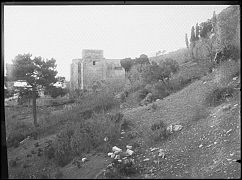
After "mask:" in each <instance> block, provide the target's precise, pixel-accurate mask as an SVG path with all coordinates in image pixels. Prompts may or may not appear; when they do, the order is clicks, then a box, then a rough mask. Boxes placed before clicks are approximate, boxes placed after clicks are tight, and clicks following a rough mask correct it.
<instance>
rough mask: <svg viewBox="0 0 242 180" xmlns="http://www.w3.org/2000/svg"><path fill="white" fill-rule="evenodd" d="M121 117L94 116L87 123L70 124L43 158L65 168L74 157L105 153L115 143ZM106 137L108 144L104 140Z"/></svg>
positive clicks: (113, 115) (116, 115)
mask: <svg viewBox="0 0 242 180" xmlns="http://www.w3.org/2000/svg"><path fill="white" fill-rule="evenodd" d="M122 118H123V115H122V114H121V113H114V114H112V115H111V116H110V115H109V116H107V115H104V114H100V113H99V114H94V115H93V116H92V118H91V119H89V120H88V121H81V122H78V123H75V124H71V125H69V126H67V127H65V128H64V130H62V132H61V133H60V134H58V136H57V139H56V140H55V142H54V143H53V144H51V145H50V146H49V147H48V148H46V149H45V156H46V157H48V158H49V159H51V158H52V157H53V158H54V161H55V162H56V163H57V164H58V165H60V166H65V165H66V164H68V163H69V162H70V161H71V160H72V159H73V157H74V156H80V155H81V154H82V153H88V152H89V151H90V150H97V151H99V152H100V151H101V152H105V153H106V152H107V151H108V150H109V149H110V148H111V145H112V144H114V143H115V142H117V139H118V138H119V136H120V129H121V124H122V122H121V121H122ZM105 137H108V142H105V141H104V138H105Z"/></svg>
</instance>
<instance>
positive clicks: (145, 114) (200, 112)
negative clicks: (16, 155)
mask: <svg viewBox="0 0 242 180" xmlns="http://www.w3.org/2000/svg"><path fill="white" fill-rule="evenodd" d="M221 73H222V74H221ZM233 77H234V73H232V72H230V73H228V72H227V74H226V72H224V69H223V68H220V69H218V70H217V71H215V72H213V73H212V74H210V75H209V76H207V77H204V78H203V79H202V80H198V81H196V82H194V83H192V84H191V85H189V86H188V87H186V88H184V89H183V90H181V91H179V92H177V93H175V94H172V95H170V96H168V97H167V98H165V99H164V100H160V101H158V102H155V103H156V104H157V109H156V110H152V108H151V105H149V106H146V107H139V108H135V109H132V110H128V111H126V112H125V116H124V117H125V119H126V120H127V121H130V122H132V124H133V125H134V126H133V129H135V130H137V131H138V134H139V135H140V138H141V139H143V140H144V141H145V143H144V144H147V142H149V140H150V139H149V138H148V137H149V134H150V133H152V130H151V126H152V124H154V123H157V122H160V121H163V122H165V123H166V124H168V125H169V124H181V125H183V129H182V130H181V131H180V132H177V134H174V136H173V137H171V138H170V139H168V141H165V142H160V143H158V144H152V145H153V146H156V147H158V148H162V149H164V150H165V152H166V158H165V159H160V163H159V164H156V163H154V162H155V161H157V159H159V157H157V156H156V157H155V156H154V153H153V152H150V150H149V149H148V148H146V150H144V151H143V153H142V154H141V155H140V156H139V155H138V158H137V159H139V160H140V162H139V163H141V164H142V163H143V164H144V162H143V159H144V157H143V156H144V155H145V158H147V157H148V158H149V159H150V163H149V165H144V166H146V170H145V171H144V173H147V174H148V175H149V176H147V177H152V178H154V177H156V178H179V177H180V178H240V173H241V166H240V164H239V163H237V162H235V160H237V159H241V155H240V152H241V148H240V140H241V138H240V131H241V130H240V127H241V122H240V121H241V119H240V101H239V99H240V92H239V90H237V92H236V93H235V96H234V97H233V98H231V99H229V100H228V101H226V102H224V103H222V104H220V105H219V106H217V107H208V105H207V103H206V97H207V96H208V95H209V94H210V93H211V92H213V91H214V90H215V89H217V88H218V87H222V86H223V87H224V86H225V80H226V85H228V83H230V84H235V85H236V84H237V85H238V84H240V77H239V78H237V79H236V80H232V78H233ZM228 79H229V80H228ZM227 107H229V108H227ZM147 174H146V175H147Z"/></svg>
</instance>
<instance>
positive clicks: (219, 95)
mask: <svg viewBox="0 0 242 180" xmlns="http://www.w3.org/2000/svg"><path fill="white" fill-rule="evenodd" d="M234 92H235V90H234V89H233V88H232V87H223V88H217V89H215V90H214V91H213V92H212V93H210V94H209V95H208V96H207V97H206V100H205V101H206V103H207V104H208V105H209V106H218V105H220V104H222V103H223V102H225V101H226V100H227V98H231V97H233V95H234Z"/></svg>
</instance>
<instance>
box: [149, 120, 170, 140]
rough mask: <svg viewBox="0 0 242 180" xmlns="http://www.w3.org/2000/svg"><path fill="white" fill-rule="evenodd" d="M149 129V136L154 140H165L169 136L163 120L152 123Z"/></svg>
mask: <svg viewBox="0 0 242 180" xmlns="http://www.w3.org/2000/svg"><path fill="white" fill-rule="evenodd" d="M151 130H152V132H151V134H150V138H151V140H152V141H154V142H157V141H161V140H166V139H167V138H168V136H169V132H168V131H167V125H166V124H165V123H164V122H163V121H160V122H158V123H154V124H152V126H151Z"/></svg>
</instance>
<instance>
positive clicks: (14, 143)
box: [7, 122, 37, 148]
mask: <svg viewBox="0 0 242 180" xmlns="http://www.w3.org/2000/svg"><path fill="white" fill-rule="evenodd" d="M36 133H37V132H36V131H35V130H34V129H33V128H32V127H31V126H30V125H27V124H25V123H19V122H18V123H16V125H15V127H14V128H13V130H11V132H10V134H9V135H8V138H7V147H15V148H16V147H18V146H19V143H20V142H21V141H22V140H24V139H25V138H27V137H28V136H32V137H34V138H35V137H36V136H37V135H36Z"/></svg>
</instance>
